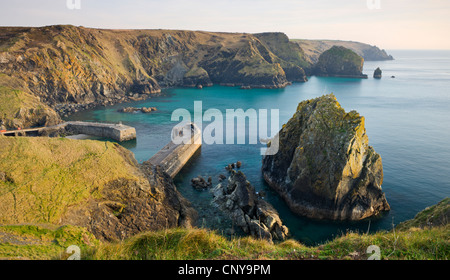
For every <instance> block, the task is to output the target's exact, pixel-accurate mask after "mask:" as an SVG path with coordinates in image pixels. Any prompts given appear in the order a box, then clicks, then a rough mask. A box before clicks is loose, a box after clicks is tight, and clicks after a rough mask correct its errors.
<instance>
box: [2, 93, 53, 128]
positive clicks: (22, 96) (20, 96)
mask: <svg viewBox="0 0 450 280" xmlns="http://www.w3.org/2000/svg"><path fill="white" fill-rule="evenodd" d="M61 122H62V120H61V118H60V117H59V115H58V114H57V113H56V112H55V111H54V110H53V109H52V108H50V107H49V106H47V105H45V104H44V103H42V102H40V100H39V98H37V97H35V96H32V95H30V94H28V93H26V92H24V91H22V90H14V89H12V88H9V87H4V86H1V85H0V130H16V129H21V128H29V127H43V126H52V125H56V124H59V123H61Z"/></svg>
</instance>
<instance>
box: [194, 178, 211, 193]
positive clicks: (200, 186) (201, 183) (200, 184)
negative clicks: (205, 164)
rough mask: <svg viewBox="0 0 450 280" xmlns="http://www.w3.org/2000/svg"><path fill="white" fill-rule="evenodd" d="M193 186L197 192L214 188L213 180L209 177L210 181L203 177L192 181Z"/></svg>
mask: <svg viewBox="0 0 450 280" xmlns="http://www.w3.org/2000/svg"><path fill="white" fill-rule="evenodd" d="M191 186H192V187H194V188H195V189H196V190H204V189H207V188H209V187H211V186H212V178H211V177H208V181H206V180H205V178H203V177H202V176H200V175H199V176H198V177H196V178H192V179H191Z"/></svg>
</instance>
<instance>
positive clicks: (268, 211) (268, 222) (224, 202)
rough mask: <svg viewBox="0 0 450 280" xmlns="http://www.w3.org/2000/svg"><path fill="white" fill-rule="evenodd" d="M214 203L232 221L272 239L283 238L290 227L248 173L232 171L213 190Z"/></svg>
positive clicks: (254, 235) (245, 230) (246, 231)
mask: <svg viewBox="0 0 450 280" xmlns="http://www.w3.org/2000/svg"><path fill="white" fill-rule="evenodd" d="M211 192H212V194H213V197H214V198H213V204H214V205H215V206H216V207H219V208H220V209H221V210H222V211H224V212H225V213H227V214H229V215H230V217H231V219H232V221H233V223H234V224H235V225H237V226H238V227H240V228H241V229H242V230H243V231H244V232H245V233H247V234H251V235H252V236H253V237H256V238H262V239H266V240H269V241H272V240H284V239H285V238H286V237H287V236H288V233H289V231H288V228H287V227H286V226H284V225H283V223H282V221H281V219H280V217H279V216H278V212H277V211H276V210H275V208H273V206H272V205H271V204H269V203H268V202H266V201H264V200H262V199H261V198H259V197H258V195H257V194H256V192H255V189H254V187H253V186H252V185H251V184H250V182H249V181H247V179H246V177H245V175H244V174H243V173H242V172H241V171H238V172H236V171H235V170H232V171H231V175H230V176H229V177H228V181H227V182H226V183H220V184H218V185H217V186H216V187H214V188H213V189H212V190H211Z"/></svg>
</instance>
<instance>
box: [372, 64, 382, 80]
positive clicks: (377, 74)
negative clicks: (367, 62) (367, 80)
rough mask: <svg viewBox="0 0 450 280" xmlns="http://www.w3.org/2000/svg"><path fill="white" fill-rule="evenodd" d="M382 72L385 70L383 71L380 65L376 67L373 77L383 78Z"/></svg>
mask: <svg viewBox="0 0 450 280" xmlns="http://www.w3.org/2000/svg"><path fill="white" fill-rule="evenodd" d="M382 73H383V72H382V71H381V69H380V67H377V69H375V71H374V72H373V77H374V78H375V79H381V76H382Z"/></svg>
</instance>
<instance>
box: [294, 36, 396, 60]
mask: <svg viewBox="0 0 450 280" xmlns="http://www.w3.org/2000/svg"><path fill="white" fill-rule="evenodd" d="M292 41H293V42H294V43H296V44H298V45H299V46H300V48H302V49H303V51H304V54H305V58H306V60H307V61H309V62H310V63H312V64H314V63H317V61H318V59H319V56H320V55H321V54H322V53H323V52H325V51H327V50H329V49H331V48H332V47H333V46H341V47H345V48H347V49H350V50H352V51H354V52H355V53H357V54H358V55H359V56H361V57H362V58H364V60H365V61H382V60H393V59H394V58H393V57H392V55H389V54H387V53H386V51H385V50H382V49H380V48H378V47H376V46H371V45H368V44H364V43H360V42H353V41H340V40H303V39H294V40H292Z"/></svg>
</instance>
